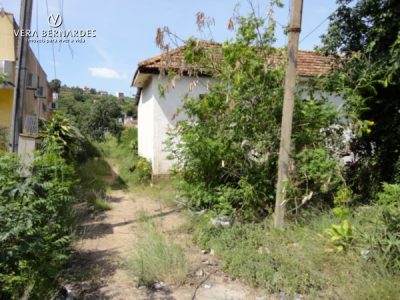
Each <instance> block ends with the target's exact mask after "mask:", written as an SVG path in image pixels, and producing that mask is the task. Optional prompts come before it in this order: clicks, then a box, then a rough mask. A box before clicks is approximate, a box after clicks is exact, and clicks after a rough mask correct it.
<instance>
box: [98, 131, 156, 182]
mask: <svg viewBox="0 0 400 300" xmlns="http://www.w3.org/2000/svg"><path fill="white" fill-rule="evenodd" d="M95 145H96V147H97V148H98V149H99V150H100V152H101V153H102V154H103V156H104V157H105V159H106V160H107V162H108V163H109V164H110V165H115V166H118V173H119V177H120V181H121V182H123V183H124V184H126V187H127V188H132V187H135V186H137V185H141V184H143V183H147V182H148V181H149V179H150V177H151V166H150V164H149V163H148V162H147V161H146V160H145V159H143V158H140V157H138V156H137V153H136V150H135V149H136V146H137V129H136V128H129V129H125V130H124V131H123V132H122V134H121V137H120V140H119V141H118V139H117V138H115V137H113V136H112V135H110V134H106V136H105V140H104V141H103V142H101V143H95Z"/></svg>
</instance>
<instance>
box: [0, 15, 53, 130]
mask: <svg viewBox="0 0 400 300" xmlns="http://www.w3.org/2000/svg"><path fill="white" fill-rule="evenodd" d="M17 30H18V25H17V23H16V21H15V19H14V16H13V14H11V13H7V12H4V11H2V12H0V74H6V76H7V83H6V84H3V85H1V86H0V129H1V130H3V131H9V130H10V128H11V119H12V109H13V98H14V87H15V85H14V81H15V70H16V60H17V46H18V37H17V36H15V33H14V32H15V31H17ZM26 72H27V77H26V88H25V93H24V99H23V101H24V105H23V107H24V108H23V112H22V113H23V131H24V132H25V133H31V134H35V133H37V132H35V131H36V130H37V126H30V125H32V124H37V120H38V119H47V118H48V117H49V114H50V110H51V103H52V92H51V89H50V86H49V84H48V82H47V75H46V73H45V72H44V70H43V68H42V67H41V65H40V63H39V62H38V60H37V58H36V56H35V54H34V53H33V51H32V49H31V48H30V47H28V54H27V71H26ZM31 131H33V132H31Z"/></svg>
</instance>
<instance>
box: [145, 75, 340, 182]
mask: <svg viewBox="0 0 400 300" xmlns="http://www.w3.org/2000/svg"><path fill="white" fill-rule="evenodd" d="M194 80H195V79H194V78H191V77H183V78H182V79H180V80H179V81H177V82H176V83H175V87H174V88H172V89H170V90H169V91H166V92H165V97H161V96H160V95H159V89H158V85H159V83H161V84H163V85H165V84H166V82H167V79H166V78H160V77H159V75H152V78H151V81H150V82H149V84H148V85H147V86H146V87H144V88H143V90H142V93H141V97H140V102H139V107H138V142H139V149H138V152H139V155H140V156H142V157H145V158H147V159H148V160H150V161H151V164H152V170H153V174H154V175H162V174H168V173H169V171H170V170H171V167H172V165H173V163H174V162H173V161H171V160H169V159H167V156H168V152H167V151H166V150H165V141H166V140H167V138H168V135H167V132H168V131H169V130H170V129H171V128H173V127H174V126H175V125H176V122H177V121H179V120H182V119H184V118H185V115H184V114H183V113H180V114H176V113H177V110H178V108H181V107H182V100H183V99H184V98H185V96H186V95H189V96H191V97H198V96H199V95H200V94H206V93H207V86H208V85H210V84H212V83H213V82H214V81H215V80H213V79H211V78H203V79H200V82H199V83H198V84H197V85H196V86H195V87H193V89H192V90H191V91H189V87H190V86H191V84H192V83H193V81H194ZM322 94H324V96H328V99H329V101H331V102H333V103H335V104H336V105H337V106H339V105H340V104H341V97H335V96H330V95H328V94H326V93H320V94H318V95H316V97H317V98H318V97H321V96H322ZM303 97H305V98H308V97H307V95H305V94H303Z"/></svg>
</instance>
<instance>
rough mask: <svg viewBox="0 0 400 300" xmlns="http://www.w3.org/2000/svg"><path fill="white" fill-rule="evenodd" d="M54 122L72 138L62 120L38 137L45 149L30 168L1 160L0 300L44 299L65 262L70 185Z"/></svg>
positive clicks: (62, 144) (69, 171)
mask: <svg viewBox="0 0 400 300" xmlns="http://www.w3.org/2000/svg"><path fill="white" fill-rule="evenodd" d="M59 122H61V123H62V124H63V132H69V133H71V132H72V131H71V130H72V129H71V127H70V125H69V124H68V123H67V121H66V120H65V119H63V120H61V119H60V118H56V119H55V120H53V121H52V122H50V123H49V124H48V125H47V126H46V130H45V131H44V134H43V144H44V145H45V146H46V147H42V148H41V149H40V150H39V151H38V152H37V153H35V158H34V161H33V163H32V165H21V164H20V163H19V161H18V159H17V157H16V156H15V155H13V154H3V155H1V156H0V298H1V299H20V298H21V297H25V298H26V299H28V298H29V299H43V298H49V297H50V296H49V294H48V293H49V291H51V289H52V288H53V287H54V286H55V284H56V282H57V276H58V274H59V272H60V271H61V268H62V266H63V263H64V262H65V261H66V259H67V258H68V253H69V245H70V242H71V235H72V232H73V231H72V225H73V222H72V221H73V211H72V204H73V203H74V201H75V197H74V193H73V189H72V188H73V185H74V183H75V180H74V167H73V164H72V163H71V162H70V161H67V160H66V157H69V154H70V153H69V151H68V149H67V148H66V147H65V145H66V143H67V140H66V139H65V140H64V139H63V138H64V137H66V136H65V135H64V134H63V132H60V131H58V130H57V129H55V128H56V127H57V125H56V124H58V123H59ZM59 129H60V128H59ZM68 138H71V139H72V140H68V141H70V142H71V141H76V140H77V139H78V137H77V136H75V137H74V138H73V137H72V135H68ZM27 174H29V175H28V176H26V175H27Z"/></svg>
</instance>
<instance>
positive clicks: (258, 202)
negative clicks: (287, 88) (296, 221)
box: [167, 1, 340, 220]
mask: <svg viewBox="0 0 400 300" xmlns="http://www.w3.org/2000/svg"><path fill="white" fill-rule="evenodd" d="M276 2H277V1H274V3H276ZM235 22H236V37H235V39H233V40H231V41H227V42H225V43H224V44H223V45H222V46H220V45H215V44H212V43H211V44H210V43H207V42H202V41H198V40H195V39H190V40H189V41H188V42H187V43H186V45H185V51H184V52H185V59H186V63H188V64H190V65H195V66H196V69H200V70H202V72H204V73H206V74H209V75H212V76H213V77H214V78H216V80H217V82H215V83H212V84H210V86H209V91H208V93H207V94H206V95H204V97H202V98H201V99H199V98H195V97H187V98H185V99H184V104H183V107H182V109H181V110H180V111H179V112H178V113H182V112H183V113H185V115H186V116H188V118H187V119H185V120H182V121H179V122H178V123H177V127H176V129H175V130H174V131H171V132H170V139H169V141H168V142H167V148H168V150H169V151H170V153H171V158H172V159H174V160H175V161H176V163H177V164H176V174H177V175H178V177H179V178H180V179H181V183H180V184H179V189H180V190H181V192H182V195H183V196H184V197H185V198H186V199H187V201H188V203H189V204H190V205H191V206H193V207H195V208H196V209H203V208H208V209H210V208H211V209H214V210H216V211H217V212H219V213H222V214H230V213H234V214H236V216H238V217H239V218H243V219H246V220H259V219H260V218H263V217H265V216H266V215H268V214H269V213H270V211H271V209H272V205H273V200H274V198H275V183H276V172H277V168H276V165H277V157H278V151H279V135H280V134H279V133H280V124H281V112H282V100H283V86H284V84H283V81H284V70H283V65H284V58H283V52H282V51H281V50H279V49H275V48H273V47H272V43H273V41H274V25H273V24H274V22H273V20H270V21H267V20H264V19H262V18H258V17H256V16H255V15H253V14H251V15H249V16H248V17H241V16H240V17H237V18H235ZM271 24H272V25H271ZM268 57H269V58H276V59H274V60H273V59H266V58H268ZM303 94H307V95H308V96H309V97H307V98H308V99H303V98H301V97H300V93H299V94H298V95H297V99H296V109H295V121H294V122H295V125H294V145H295V148H296V149H295V153H293V156H294V157H295V158H298V161H297V162H295V166H296V167H295V169H296V168H297V164H299V169H301V170H304V171H307V174H304V173H302V172H297V173H296V175H295V176H296V178H295V181H296V188H298V189H297V190H296V195H297V197H299V198H302V197H304V191H305V190H306V185H307V183H306V182H307V180H308V179H307V177H306V176H312V178H311V179H309V181H310V184H311V181H314V182H315V183H314V186H313V187H312V188H316V189H317V190H315V192H317V191H318V195H316V197H318V198H324V197H325V196H326V195H328V196H327V197H328V198H329V194H332V193H334V191H335V188H336V187H337V185H338V184H337V182H338V181H339V178H340V176H338V173H340V170H339V169H338V168H337V159H334V151H333V150H332V151H326V150H324V149H323V148H324V147H325V146H326V144H327V143H328V142H331V141H332V140H333V137H334V136H335V134H336V130H335V129H334V127H333V126H332V125H333V124H337V125H338V123H339V118H338V114H337V112H336V110H335V109H334V108H333V107H332V105H330V104H329V103H328V101H327V99H325V98H319V99H317V98H316V97H314V96H313V93H303ZM336 135H338V134H336ZM331 137H332V138H331ZM298 153H302V154H299V156H296V155H297V154H298ZM306 156H307V157H306ZM322 163H323V164H324V165H320V164H322ZM301 164H303V165H302V166H301ZM306 165H307V166H308V167H306ZM305 168H308V169H307V170H305Z"/></svg>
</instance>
